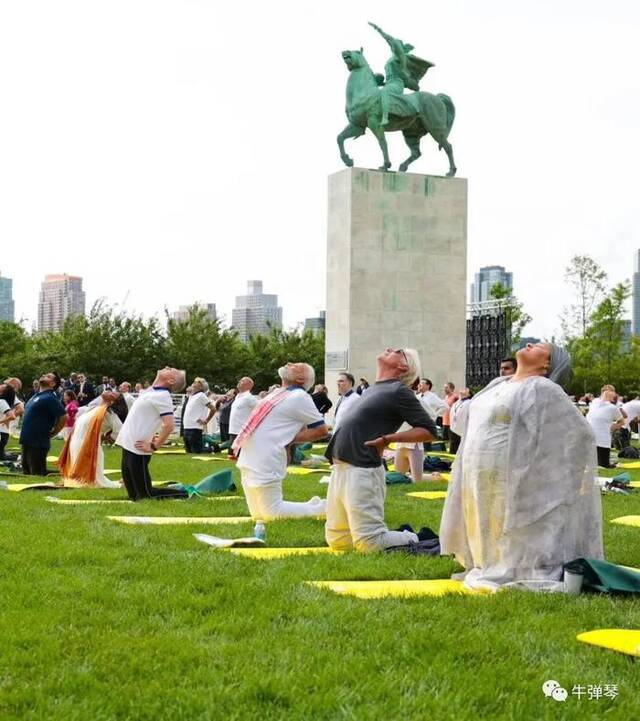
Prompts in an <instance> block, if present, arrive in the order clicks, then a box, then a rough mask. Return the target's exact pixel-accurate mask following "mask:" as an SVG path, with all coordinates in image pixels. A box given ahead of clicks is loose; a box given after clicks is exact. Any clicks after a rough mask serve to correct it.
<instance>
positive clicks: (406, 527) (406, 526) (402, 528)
mask: <svg viewBox="0 0 640 721" xmlns="http://www.w3.org/2000/svg"><path fill="white" fill-rule="evenodd" d="M396 531H411V533H415V531H414V530H413V526H410V525H409V524H408V523H403V524H402V525H401V526H400V527H399V528H396ZM416 535H417V534H416Z"/></svg>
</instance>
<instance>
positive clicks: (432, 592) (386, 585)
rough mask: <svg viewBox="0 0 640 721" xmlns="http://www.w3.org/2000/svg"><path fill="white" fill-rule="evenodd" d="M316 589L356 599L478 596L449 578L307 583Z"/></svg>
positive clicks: (460, 583) (475, 592) (476, 592)
mask: <svg viewBox="0 0 640 721" xmlns="http://www.w3.org/2000/svg"><path fill="white" fill-rule="evenodd" d="M307 583H308V584H309V585H311V586H315V587H316V588H326V589H328V590H329V591H333V592H334V593H339V594H341V595H345V596H355V597H356V598H387V597H400V598H402V597H406V596H444V595H447V594H450V593H462V594H478V593H483V592H482V591H473V590H471V589H470V588H467V587H466V586H465V585H464V584H463V583H462V581H454V580H452V579H450V578H438V579H429V580H424V581H416V580H413V579H411V580H406V581H307Z"/></svg>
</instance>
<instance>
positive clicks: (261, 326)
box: [231, 280, 282, 343]
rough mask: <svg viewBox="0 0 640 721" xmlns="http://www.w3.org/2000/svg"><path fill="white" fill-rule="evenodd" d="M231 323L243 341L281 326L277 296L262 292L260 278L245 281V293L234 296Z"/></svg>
mask: <svg viewBox="0 0 640 721" xmlns="http://www.w3.org/2000/svg"><path fill="white" fill-rule="evenodd" d="M231 324H232V326H233V328H234V330H237V331H238V335H239V336H240V339H241V340H242V341H244V342H245V343H246V342H247V341H248V340H249V338H250V337H251V336H252V335H259V334H261V333H268V332H269V329H270V328H282V308H279V307H278V296H277V295H267V294H265V293H263V292H262V281H261V280H249V281H247V295H237V296H236V307H235V308H234V309H233V311H232V314H231Z"/></svg>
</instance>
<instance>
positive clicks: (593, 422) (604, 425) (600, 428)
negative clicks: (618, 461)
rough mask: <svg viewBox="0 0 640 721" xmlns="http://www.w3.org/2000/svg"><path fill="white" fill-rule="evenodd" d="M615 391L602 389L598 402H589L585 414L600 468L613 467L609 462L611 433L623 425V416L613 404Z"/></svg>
mask: <svg viewBox="0 0 640 721" xmlns="http://www.w3.org/2000/svg"><path fill="white" fill-rule="evenodd" d="M615 401H616V393H615V391H610V390H607V391H604V393H603V394H602V396H601V401H600V402H599V403H595V404H594V403H591V405H590V406H589V412H588V413H587V415H586V419H587V422H588V423H589V425H590V426H591V428H592V430H593V434H594V436H595V439H596V450H597V452H598V465H599V466H600V467H601V468H615V466H613V465H611V463H610V462H609V457H610V453H611V434H612V432H613V431H615V430H617V429H618V428H622V426H623V425H624V416H623V415H622V413H621V412H620V409H619V408H618V406H617V405H616V404H615Z"/></svg>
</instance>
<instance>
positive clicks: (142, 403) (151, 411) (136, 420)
mask: <svg viewBox="0 0 640 721" xmlns="http://www.w3.org/2000/svg"><path fill="white" fill-rule="evenodd" d="M163 416H171V417H172V418H173V401H172V400H171V393H169V389H168V388H149V390H147V391H145V392H144V393H141V394H140V396H139V397H138V400H137V401H136V402H135V403H134V404H133V405H132V406H131V410H130V411H129V413H128V414H127V418H126V420H125V422H124V424H123V426H122V429H121V430H120V433H118V439H117V440H116V444H117V445H119V446H122V447H123V448H125V449H126V450H127V451H131V453H137V454H138V455H139V456H149V455H151V454H150V453H144V452H143V451H139V450H138V449H137V448H136V441H150V440H151V439H152V438H153V435H154V434H155V432H156V431H157V430H158V428H159V427H160V423H161V421H162V417H163Z"/></svg>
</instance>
